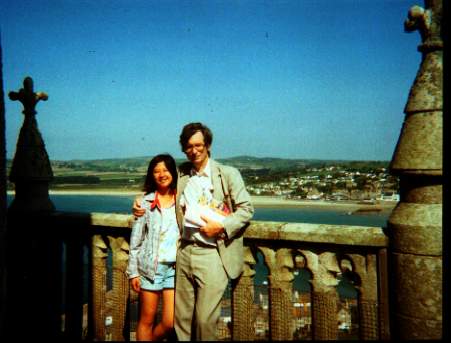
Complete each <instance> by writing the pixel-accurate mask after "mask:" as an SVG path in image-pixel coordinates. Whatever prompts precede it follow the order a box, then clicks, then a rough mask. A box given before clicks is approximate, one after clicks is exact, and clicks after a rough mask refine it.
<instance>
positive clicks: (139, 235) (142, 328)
mask: <svg viewBox="0 0 451 343" xmlns="http://www.w3.org/2000/svg"><path fill="white" fill-rule="evenodd" d="M176 190H177V167H176V164H175V161H174V159H173V158H172V157H171V156H170V155H168V154H161V155H157V156H155V157H154V158H153V159H152V160H151V161H150V162H149V167H148V169H147V175H146V179H145V182H144V192H145V195H144V197H143V198H142V201H141V207H142V208H144V209H145V214H144V215H143V216H142V217H139V218H138V219H136V221H135V223H134V225H133V229H132V234H131V237H130V255H129V260H128V267H127V275H128V277H129V279H130V285H131V287H132V288H133V290H135V291H136V292H138V293H139V300H140V315H139V321H138V326H137V328H136V339H137V340H138V341H152V340H160V339H162V338H164V337H165V336H166V335H167V334H169V333H170V332H171V331H172V329H173V327H174V275H175V257H176V251H177V241H178V239H179V236H180V232H179V228H178V225H177V219H176V216H175V193H176ZM160 296H162V297H163V313H162V319H161V322H159V323H158V324H156V323H155V322H154V321H155V318H156V313H157V308H158V302H159V299H160Z"/></svg>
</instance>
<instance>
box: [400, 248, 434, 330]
mask: <svg viewBox="0 0 451 343" xmlns="http://www.w3.org/2000/svg"><path fill="white" fill-rule="evenodd" d="M393 268H394V269H393V272H394V273H395V280H396V281H395V283H396V289H395V292H396V293H395V294H394V295H395V297H394V298H395V303H396V308H397V309H398V314H402V315H404V316H407V317H412V318H423V319H424V320H426V319H427V320H433V321H441V320H442V258H441V257H429V256H418V255H409V254H399V253H394V254H393ZM428 337H429V336H428Z"/></svg>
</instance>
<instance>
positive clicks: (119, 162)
mask: <svg viewBox="0 0 451 343" xmlns="http://www.w3.org/2000/svg"><path fill="white" fill-rule="evenodd" d="M151 158H152V156H140V157H130V158H109V159H95V160H68V161H61V160H51V161H50V162H51V165H52V168H54V169H55V168H56V169H58V168H68V169H79V170H99V171H106V170H108V171H126V170H130V169H133V170H136V171H142V170H147V166H148V163H149V161H150V160H151ZM217 160H218V161H219V162H221V163H223V164H225V165H229V166H233V167H236V168H238V169H241V170H243V169H269V170H286V169H301V168H316V167H324V166H329V165H342V166H346V167H348V168H361V167H373V168H380V167H385V168H386V167H388V165H389V161H349V160H320V159H288V158H277V157H254V156H236V157H230V158H218V159H217ZM184 161H186V159H176V163H177V164H180V163H182V162H184ZM11 162H12V161H11V160H7V168H8V169H9V168H10V166H11Z"/></svg>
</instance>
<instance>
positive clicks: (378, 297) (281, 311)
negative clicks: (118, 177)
mask: <svg viewBox="0 0 451 343" xmlns="http://www.w3.org/2000/svg"><path fill="white" fill-rule="evenodd" d="M49 216H50V222H51V223H52V224H51V225H54V226H55V227H58V228H59V230H60V232H61V238H62V241H64V243H65V244H66V245H67V246H66V251H74V248H70V247H69V245H71V244H73V240H70V239H67V237H69V236H77V237H82V238H80V239H79V241H78V242H80V240H81V241H83V242H84V246H85V248H86V249H88V250H89V254H88V256H89V261H90V263H89V264H86V262H85V263H83V261H81V260H80V261H79V263H80V264H82V265H83V268H84V275H87V276H88V277H87V279H88V281H89V291H88V296H87V298H86V297H84V296H80V294H82V293H83V290H82V289H80V290H78V291H72V292H71V296H73V295H74V294H75V293H77V292H78V297H77V296H76V297H75V298H78V299H84V298H86V299H87V300H86V301H80V303H79V304H73V303H72V305H71V307H70V308H72V309H73V308H74V307H76V306H78V308H79V311H76V310H72V313H71V314H70V316H71V317H72V319H71V320H70V321H69V322H68V321H67V320H66V321H65V324H66V327H65V328H64V329H63V331H64V332H63V336H67V338H71V337H72V336H76V337H77V338H80V337H81V333H74V332H75V331H76V329H77V330H79V328H80V326H81V325H82V324H81V323H82V322H83V320H84V321H85V322H87V323H88V327H87V328H83V330H84V333H83V337H82V338H84V337H87V338H90V339H94V340H129V339H131V340H133V339H134V336H133V332H131V331H132V330H131V328H132V327H133V326H134V325H133V322H132V321H133V319H132V318H133V311H136V302H137V295H136V293H135V292H133V291H131V290H130V289H129V284H128V280H127V277H126V274H125V270H126V267H127V260H128V251H129V245H128V242H129V237H130V233H131V227H132V223H133V218H132V216H130V215H121V214H106V213H63V212H55V213H52V214H49ZM67 227H69V228H70V230H71V233H70V234H69V235H68V234H65V233H64V232H65V231H66V228H67ZM54 232H55V231H54ZM244 239H245V241H244V242H245V265H244V272H243V274H242V276H241V277H240V278H239V279H238V280H235V281H234V282H233V283H232V292H231V299H230V302H229V303H228V304H230V305H229V306H231V321H232V322H231V325H230V326H228V327H227V326H226V331H227V330H228V335H223V337H221V338H222V339H233V340H255V339H261V338H262V337H257V335H256V328H255V325H256V311H257V304H256V299H255V289H256V285H255V282H256V281H255V275H256V270H255V269H256V264H257V262H256V261H258V260H259V259H258V256H257V255H258V254H261V255H262V256H263V259H264V264H265V266H266V267H267V269H268V271H269V273H268V276H267V280H268V289H267V294H268V309H267V313H268V316H267V318H268V327H269V332H268V335H267V336H266V337H265V338H266V339H269V340H293V339H294V336H293V335H294V330H295V319H296V318H295V314H294V308H293V300H292V294H293V282H294V281H293V280H294V278H295V270H298V269H300V268H304V269H306V270H308V271H309V272H310V274H311V276H312V277H311V279H310V280H309V281H308V282H309V283H310V285H311V299H312V304H311V305H312V306H311V322H312V334H311V337H312V339H314V340H325V339H328V340H329V339H331V340H336V339H338V338H339V336H338V334H339V333H338V314H337V311H338V303H339V301H340V299H339V294H338V292H337V285H338V283H339V279H340V277H341V276H343V275H345V274H349V275H352V279H353V280H355V283H354V286H355V289H356V291H357V293H358V299H357V301H358V313H359V315H358V322H357V323H355V324H357V325H358V327H359V331H358V335H359V337H358V338H360V339H368V340H370V339H389V338H390V331H389V329H388V322H389V318H388V313H389V311H388V294H387V285H386V283H387V271H386V267H387V261H386V256H387V252H386V248H387V246H388V239H387V237H386V236H385V234H384V232H383V229H382V228H378V227H358V226H344V225H323V224H303V223H280V222H263V221H253V222H252V223H251V225H250V226H249V228H248V229H247V230H246V232H245V236H244ZM76 248H77V249H80V245H79V243H77V244H76ZM76 255H77V256H79V257H80V256H82V255H83V254H82V253H79V254H76ZM68 257H69V256H68ZM68 260H69V259H68ZM71 260H72V261H73V259H71ZM67 277H68V276H67ZM67 296H69V295H67ZM66 301H70V300H69V299H66ZM132 304H134V306H135V309H134V310H133V308H132V307H133V306H131V305H132ZM83 306H85V307H86V306H87V307H88V311H86V313H87V314H85V316H86V315H87V316H88V318H82V315H81V313H82V308H83ZM76 314H78V316H79V318H74V315H76ZM68 315H69V314H68V313H63V316H68ZM136 315H137V314H136V312H135V319H134V320H135V321H136ZM354 320H356V318H354ZM265 338H263V339H265Z"/></svg>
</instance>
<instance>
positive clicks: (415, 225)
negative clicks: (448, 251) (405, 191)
mask: <svg viewBox="0 0 451 343" xmlns="http://www.w3.org/2000/svg"><path fill="white" fill-rule="evenodd" d="M388 223H389V225H388V227H389V230H390V236H391V239H392V240H391V243H392V247H393V249H394V251H402V252H405V253H413V254H421V255H434V256H441V255H442V205H441V204H414V203H405V202H401V203H399V204H398V205H397V206H396V208H395V209H394V210H393V212H392V214H391V216H390V218H389V220H388Z"/></svg>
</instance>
